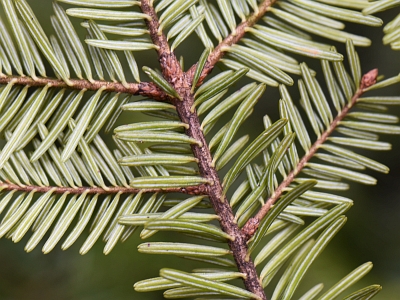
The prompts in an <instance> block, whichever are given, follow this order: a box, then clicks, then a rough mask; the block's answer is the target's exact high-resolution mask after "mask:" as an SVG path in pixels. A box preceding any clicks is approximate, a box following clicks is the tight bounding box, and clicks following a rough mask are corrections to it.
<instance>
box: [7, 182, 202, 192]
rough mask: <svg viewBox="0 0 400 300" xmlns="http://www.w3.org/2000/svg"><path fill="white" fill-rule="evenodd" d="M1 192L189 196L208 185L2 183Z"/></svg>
mask: <svg viewBox="0 0 400 300" xmlns="http://www.w3.org/2000/svg"><path fill="white" fill-rule="evenodd" d="M0 190H2V191H4V190H6V191H18V192H28V193H29V192H31V191H34V190H35V191H36V192H37V193H47V192H48V191H50V190H53V193H54V194H64V193H69V194H78V195H81V194H83V193H87V194H99V195H104V194H107V195H110V194H118V193H120V194H138V193H142V194H145V193H181V194H188V195H206V194H207V185H205V184H200V185H194V186H187V187H184V188H164V189H135V188H129V187H114V186H109V187H106V188H103V187H97V186H80V187H76V188H74V187H60V186H38V185H18V184H14V183H11V182H0Z"/></svg>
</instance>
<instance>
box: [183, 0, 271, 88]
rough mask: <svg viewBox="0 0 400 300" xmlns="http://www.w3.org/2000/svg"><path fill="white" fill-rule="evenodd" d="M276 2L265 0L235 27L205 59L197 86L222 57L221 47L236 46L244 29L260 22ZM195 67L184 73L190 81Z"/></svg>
mask: <svg viewBox="0 0 400 300" xmlns="http://www.w3.org/2000/svg"><path fill="white" fill-rule="evenodd" d="M275 1H276V0H265V1H263V2H262V3H261V4H260V5H259V6H258V11H256V12H254V13H253V14H251V15H250V17H249V18H248V19H247V20H246V21H244V22H242V23H240V24H239V26H238V27H236V32H235V33H231V34H230V35H228V36H227V37H226V38H225V39H224V40H223V41H222V42H221V43H220V44H219V45H218V46H217V47H216V48H215V49H214V50H213V51H212V52H211V54H210V55H209V57H208V59H207V63H206V65H205V67H204V69H203V72H202V74H201V76H200V79H199V81H198V83H197V84H198V85H201V83H202V82H203V80H204V78H206V76H207V75H208V74H210V73H211V71H212V70H213V68H214V66H215V64H216V63H217V62H219V61H220V59H221V58H222V57H223V56H224V54H225V53H224V52H223V51H222V48H223V47H226V46H232V45H233V44H237V43H238V42H239V41H240V40H241V39H242V38H243V36H244V34H245V33H246V31H245V29H246V27H252V26H254V25H255V24H256V23H257V22H258V20H260V19H261V18H262V17H263V16H264V15H265V13H266V12H267V11H268V9H269V8H270V7H271V6H272V5H273V4H274V3H275ZM196 65H197V64H195V65H193V66H192V67H191V68H190V69H189V70H188V71H187V72H186V76H187V77H188V78H191V79H190V80H192V79H193V76H194V72H195V70H196Z"/></svg>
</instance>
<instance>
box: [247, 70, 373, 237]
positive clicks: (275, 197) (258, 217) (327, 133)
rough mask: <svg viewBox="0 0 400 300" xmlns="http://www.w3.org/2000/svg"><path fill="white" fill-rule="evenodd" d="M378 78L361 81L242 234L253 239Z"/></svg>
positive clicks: (370, 76)
mask: <svg viewBox="0 0 400 300" xmlns="http://www.w3.org/2000/svg"><path fill="white" fill-rule="evenodd" d="M377 76H378V70H377V69H373V70H371V71H369V72H368V73H366V74H365V75H364V76H363V78H362V79H361V83H360V87H359V88H358V90H357V91H356V92H355V94H354V95H353V97H352V98H351V101H350V103H349V104H347V105H346V106H345V107H344V108H343V109H342V111H341V112H340V113H339V114H338V115H337V116H336V118H335V119H334V120H333V121H332V123H331V124H330V126H329V128H328V129H327V130H326V131H325V132H324V133H323V134H322V135H321V136H320V137H319V138H318V139H317V140H316V141H315V143H314V144H313V145H312V146H311V148H310V150H308V152H307V153H306V154H305V155H304V156H303V157H302V159H301V160H300V161H299V163H298V165H297V167H296V169H294V170H293V171H292V172H290V173H289V175H288V176H287V177H286V178H285V180H284V181H282V183H281V184H280V185H279V186H278V188H277V189H276V190H275V192H274V194H273V195H272V196H271V197H270V198H269V199H268V200H267V202H266V203H265V204H264V205H263V206H262V207H261V209H260V210H259V211H258V212H257V214H256V215H255V216H254V217H253V218H251V219H249V220H248V221H247V223H246V224H245V225H244V226H243V228H242V232H243V234H245V235H246V236H247V238H251V236H252V235H253V234H254V233H255V232H256V230H257V228H258V225H259V224H260V222H261V220H262V219H263V218H264V217H265V216H266V215H267V213H268V211H269V210H270V209H271V207H272V205H274V203H275V202H276V201H277V200H278V199H279V197H280V196H281V195H282V193H283V191H284V190H285V188H287V187H288V186H289V185H290V184H291V183H292V182H293V180H294V179H295V178H296V176H297V175H298V174H299V173H300V172H301V171H302V169H303V168H304V167H305V166H306V164H307V162H308V161H309V160H310V159H311V158H312V157H313V156H314V154H315V153H316V152H317V150H318V148H319V147H320V146H321V145H322V144H323V143H325V142H326V140H327V139H328V137H329V136H330V135H331V134H332V133H333V131H334V130H335V129H336V127H337V126H338V125H339V123H340V121H341V120H343V118H344V117H346V115H347V114H348V112H349V110H350V109H351V108H352V107H353V106H354V105H355V104H356V103H357V100H358V99H359V98H360V97H361V95H362V94H363V93H364V90H365V89H366V88H368V87H370V86H371V85H374V84H375V82H376V78H377Z"/></svg>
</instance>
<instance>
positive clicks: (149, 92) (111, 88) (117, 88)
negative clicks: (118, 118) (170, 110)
mask: <svg viewBox="0 0 400 300" xmlns="http://www.w3.org/2000/svg"><path fill="white" fill-rule="evenodd" d="M11 81H13V82H14V84H15V85H22V86H31V87H43V86H46V85H50V86H52V87H56V88H68V89H75V90H84V89H86V90H90V91H97V90H99V89H100V88H104V91H105V92H115V93H126V94H131V95H141V96H145V97H150V98H152V99H154V100H159V101H169V96H168V95H167V94H166V93H165V92H164V91H163V90H161V89H160V88H159V87H158V86H156V85H155V84H154V83H151V82H140V83H129V84H128V85H129V87H125V86H124V85H123V84H122V83H119V82H111V81H104V80H93V81H89V80H85V79H70V82H71V84H70V85H68V84H67V83H66V82H65V81H63V80H61V79H54V78H45V77H37V78H36V79H33V78H31V77H28V76H25V77H21V76H0V84H7V83H9V82H11Z"/></svg>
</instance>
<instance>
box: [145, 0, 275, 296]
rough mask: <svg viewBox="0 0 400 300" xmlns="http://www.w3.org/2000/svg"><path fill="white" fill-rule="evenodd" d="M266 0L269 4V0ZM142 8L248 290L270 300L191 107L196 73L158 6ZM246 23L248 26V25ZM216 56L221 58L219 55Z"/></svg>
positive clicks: (212, 201) (209, 192) (216, 211)
mask: <svg viewBox="0 0 400 300" xmlns="http://www.w3.org/2000/svg"><path fill="white" fill-rule="evenodd" d="M265 3H269V1H266V2H265ZM265 3H264V4H265ZM141 9H142V11H143V12H144V13H146V14H148V15H149V16H151V18H152V19H151V21H146V22H147V25H148V28H149V31H150V36H151V39H152V41H153V43H154V44H155V45H157V46H158V47H159V49H158V50H157V52H158V54H159V62H160V65H161V69H162V72H163V75H164V78H165V79H167V80H168V82H169V83H170V84H171V85H172V86H173V87H174V88H175V90H176V91H177V92H178V93H179V95H180V96H181V99H182V100H180V99H172V102H173V104H175V106H176V110H177V113H178V115H179V117H180V119H181V121H182V122H184V123H186V124H189V128H188V129H186V134H187V135H188V136H189V137H191V138H194V139H196V140H198V141H199V143H198V144H194V145H191V147H192V151H193V155H194V157H196V158H197V159H198V166H199V171H200V175H201V176H203V177H204V178H207V179H209V180H210V181H211V182H213V184H210V185H209V186H208V187H207V195H208V197H209V199H210V202H211V204H212V206H213V208H214V211H215V213H216V214H217V215H218V216H219V217H220V225H221V228H222V230H223V231H224V232H225V233H227V234H228V235H230V236H233V237H235V239H234V240H233V241H229V242H228V245H229V248H230V249H231V251H232V254H233V257H234V259H235V262H236V264H237V267H238V270H239V272H241V273H243V274H245V275H246V276H245V278H244V279H243V281H244V285H245V287H246V289H247V290H248V291H250V292H252V293H254V294H256V295H257V296H259V297H260V298H261V299H266V295H265V292H264V289H263V288H262V286H261V284H260V280H259V278H258V274H257V271H256V268H255V266H254V263H253V262H252V261H251V260H250V259H248V256H247V239H246V237H245V236H244V235H243V234H242V232H241V230H240V228H239V227H238V226H237V224H236V222H235V218H234V214H233V212H232V208H231V206H230V205H229V201H228V200H227V199H226V197H225V196H224V194H223V189H222V184H221V180H220V178H219V176H218V173H217V171H216V169H215V168H214V167H213V163H212V161H213V159H212V155H211V152H210V149H209V148H208V145H207V142H206V139H205V136H204V133H203V131H202V130H201V124H200V120H199V117H198V115H197V113H196V112H195V111H194V112H193V111H192V109H191V108H192V107H193V104H194V95H193V94H192V93H191V81H192V76H187V74H185V73H184V72H183V70H182V68H181V66H180V64H179V61H178V59H177V58H176V56H175V54H174V53H173V52H171V51H170V48H169V45H168V43H167V39H166V37H165V35H164V34H163V33H159V22H158V18H157V15H156V12H155V11H154V8H153V7H152V6H151V5H150V1H149V0H142V1H141ZM264 12H265V10H264ZM257 16H258V15H257ZM259 17H260V16H258V18H259ZM258 18H255V19H254V20H253V22H255V21H256V20H258ZM246 26H248V24H247V25H246ZM243 33H244V27H243ZM221 55H222V54H221ZM215 59H217V57H216V58H215ZM206 74H208V73H206Z"/></svg>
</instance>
